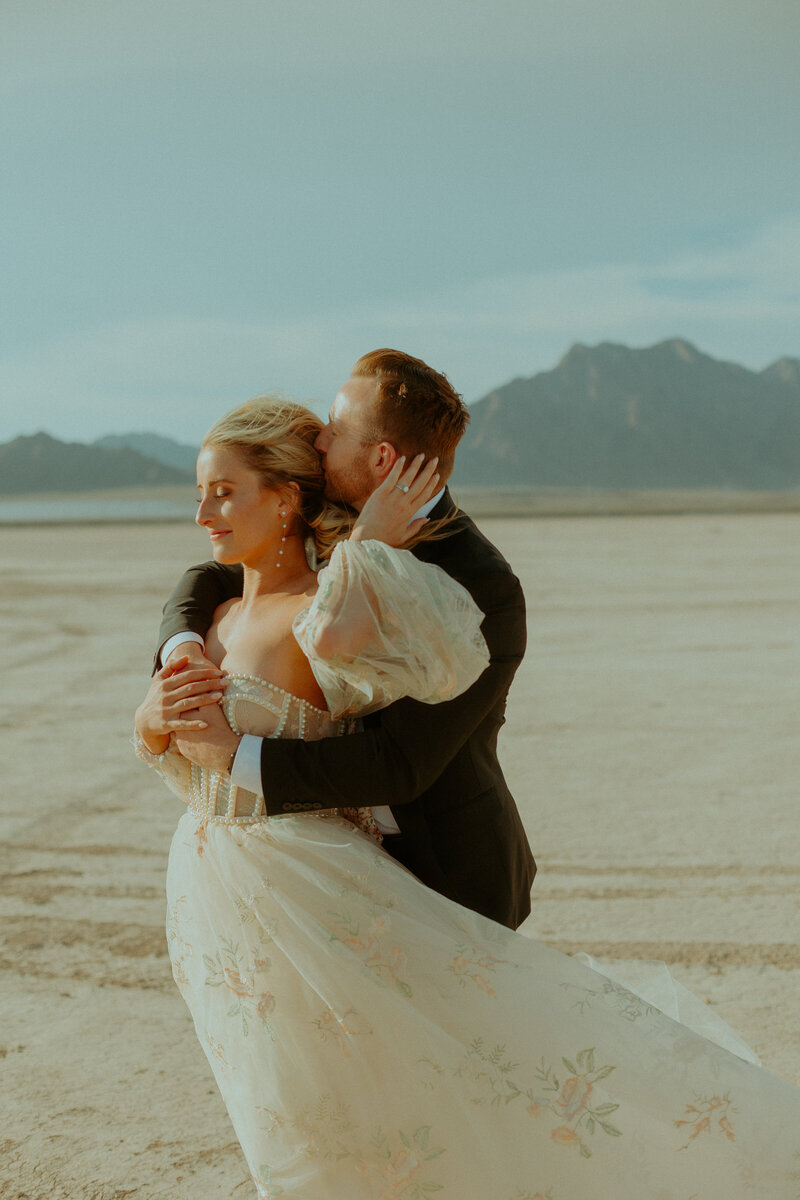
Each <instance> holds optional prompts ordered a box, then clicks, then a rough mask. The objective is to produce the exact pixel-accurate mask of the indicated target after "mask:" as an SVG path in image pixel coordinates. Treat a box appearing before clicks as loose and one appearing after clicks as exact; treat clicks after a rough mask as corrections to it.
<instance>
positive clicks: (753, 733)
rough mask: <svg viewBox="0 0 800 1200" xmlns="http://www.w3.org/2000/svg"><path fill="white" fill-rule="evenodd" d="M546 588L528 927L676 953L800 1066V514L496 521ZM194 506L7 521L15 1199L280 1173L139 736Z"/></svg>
mask: <svg viewBox="0 0 800 1200" xmlns="http://www.w3.org/2000/svg"><path fill="white" fill-rule="evenodd" d="M483 525H484V528H485V529H486V531H487V532H488V534H489V536H491V537H492V538H493V539H494V540H495V541H496V542H497V543H498V545H499V546H500V547H501V548H502V549H503V550H504V552H505V553H506V555H507V556H508V558H509V559H510V560H511V561H512V562H513V563H514V565H515V567H516V569H517V571H518V573H519V574H520V576H521V578H522V580H523V584H524V586H525V590H526V594H527V597H528V602H529V628H530V643H529V650H528V655H527V658H526V661H525V663H524V665H523V667H522V669H521V670H520V673H519V675H518V677H517V680H516V682H515V685H514V688H513V690H512V694H511V701H510V706H509V713H508V723H507V725H506V727H505V729H504V731H503V743H502V752H503V759H504V762H505V764H506V767H507V773H508V776H509V778H510V780H511V782H512V784H513V787H514V789H515V792H516V795H517V797H518V800H519V804H520V808H521V810H522V812H523V815H524V818H525V821H526V824H527V827H528V829H529V831H530V835H531V840H532V842H533V844H534V848H535V851H536V855H537V859H538V861H539V876H538V878H537V883H536V887H535V911H534V915H533V917H532V918H531V921H530V922H529V923H528V924H527V925H526V932H528V933H530V934H531V935H534V934H535V935H536V936H537V937H539V938H541V939H542V940H544V941H547V942H549V943H550V944H552V945H555V946H557V947H559V948H561V949H564V950H567V951H573V950H578V949H585V950H588V951H590V952H592V953H595V954H599V955H604V956H607V957H614V958H617V959H623V960H625V959H633V958H662V959H665V960H666V961H667V962H669V963H670V965H671V966H672V968H673V970H674V973H675V974H676V975H677V976H678V978H679V979H680V980H681V981H683V982H684V983H687V984H688V985H689V986H690V987H691V988H692V989H693V990H694V991H695V992H696V993H697V994H699V995H700V996H701V997H702V998H703V999H705V1000H707V1001H708V1002H709V1003H710V1004H713V1005H714V1006H715V1007H716V1008H717V1010H718V1011H719V1012H720V1013H721V1014H722V1015H723V1016H725V1017H726V1019H727V1020H729V1021H730V1023H731V1024H732V1025H734V1026H735V1027H736V1028H737V1029H738V1030H739V1031H740V1033H741V1034H742V1035H743V1036H744V1037H745V1038H746V1039H747V1040H748V1041H749V1042H750V1044H751V1045H752V1046H753V1047H754V1048H755V1049H756V1050H757V1052H758V1053H759V1054H760V1055H761V1057H762V1059H763V1061H764V1063H765V1065H767V1066H768V1067H769V1068H770V1069H772V1070H774V1071H775V1072H777V1073H778V1074H780V1075H783V1076H784V1077H786V1078H788V1079H792V1080H794V1081H796V1082H800V1045H798V1038H797V1013H798V1007H799V1002H800V947H798V902H797V896H798V882H800V845H799V844H798V838H797V832H798V824H799V822H798V817H797V800H798V786H797V780H798V778H800V739H798V704H797V699H798V677H799V676H800V625H799V624H798V606H797V602H798V595H800V556H799V555H798V553H797V547H798V534H800V516H796V515H794V514H783V515H741V516H732V515H721V516H684V517H672V516H664V517H646V518H645V517H641V518H636V517H625V518H604V517H598V518H569V519H562V520H543V519H531V520H503V519H490V520H486V521H484V522H483ZM205 556H206V548H205V543H204V541H203V538H202V535H200V534H198V533H197V532H196V531H195V530H193V529H192V528H188V527H182V526H178V525H174V526H173V525H166V526H152V525H151V526H144V527H131V526H127V527H122V526H100V527H92V526H83V527H79V526H76V527H63V528H57V527H50V528H37V529H29V530H25V529H5V530H0V561H1V562H2V593H1V594H0V621H2V634H3V652H4V663H3V707H2V711H1V712H0V725H1V726H2V739H3V755H2V763H3V771H4V776H5V779H4V787H3V793H2V795H3V802H2V811H1V812H0V840H2V844H3V850H2V858H3V863H2V882H1V883H0V891H1V892H2V896H0V904H1V905H2V910H1V911H2V923H1V924H0V966H2V976H1V979H2V984H1V988H2V990H1V991H0V1059H2V1072H3V1075H2V1080H3V1085H2V1090H1V1091H0V1097H1V1098H0V1108H2V1114H1V1115H2V1121H1V1122H0V1195H2V1196H3V1197H4V1200H40V1198H42V1200H44V1198H45V1197H47V1198H48V1200H112V1198H113V1200H116V1198H122V1197H129V1196H133V1197H136V1200H157V1198H158V1200H161V1198H165V1200H166V1198H168V1200H184V1198H185V1200H190V1198H191V1200H216V1198H218V1197H219V1198H224V1200H230V1198H231V1197H233V1198H237V1197H242V1198H243V1200H244V1198H247V1200H250V1198H251V1197H252V1196H253V1189H252V1185H251V1184H250V1182H249V1178H248V1175H247V1171H246V1168H245V1166H244V1161H243V1159H242V1156H241V1153H240V1151H239V1149H238V1145H237V1143H236V1140H235V1137H234V1134H233V1130H232V1128H231V1126H230V1124H229V1122H228V1119H227V1116H226V1113H225V1110H224V1108H223V1105H222V1102H221V1100H220V1098H219V1095H218V1094H217V1091H216V1088H215V1085H214V1082H213V1079H212V1077H211V1074H210V1071H209V1068H208V1066H207V1064H206V1061H205V1058H204V1056H203V1054H202V1051H201V1050H200V1048H199V1045H198V1044H197V1042H196V1040H195V1037H194V1032H193V1028H192V1024H191V1020H190V1018H189V1016H188V1014H187V1012H186V1010H185V1008H184V1006H183V1002H182V1000H181V998H180V996H179V995H178V993H177V991H176V989H175V987H174V985H173V983H172V980H171V977H170V971H169V964H168V959H167V957H166V947H165V939H164V934H163V910H164V900H163V880H164V871H165V865H166V856H167V849H168V845H169V840H170V836H171V833H172V829H173V827H174V824H175V822H176V820H177V817H178V815H179V812H180V808H179V805H178V802H177V801H176V800H175V798H174V797H172V796H171V795H170V794H169V793H168V792H167V791H166V790H162V787H161V785H160V783H159V781H158V779H157V778H156V776H155V775H154V774H153V773H151V772H149V771H147V769H146V768H145V767H143V766H142V765H141V764H139V763H138V762H137V761H136V760H135V759H134V757H133V755H132V753H131V751H130V748H129V745H128V738H129V736H130V725H131V714H132V711H133V709H134V707H135V706H136V704H137V702H138V700H139V698H140V695H141V694H142V693H143V691H144V688H145V686H146V683H147V677H148V673H149V663H150V655H151V652H152V643H153V637H154V634H155V631H156V628H157V625H158V618H159V610H160V603H161V599H162V598H163V596H164V595H165V594H166V592H167V591H168V590H169V587H170V585H171V582H172V581H173V579H174V578H175V577H176V576H177V574H178V573H179V571H180V570H181V569H182V567H183V566H184V565H187V564H189V563H190V562H192V561H196V560H197V559H199V558H203V557H205Z"/></svg>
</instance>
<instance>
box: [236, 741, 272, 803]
mask: <svg viewBox="0 0 800 1200" xmlns="http://www.w3.org/2000/svg"><path fill="white" fill-rule="evenodd" d="M231 783H233V784H235V785H236V787H240V788H244V789H245V791H247V792H253V793H254V794H255V795H256V796H263V795H264V787H263V784H262V782H261V738H260V737H256V736H255V734H252V733H245V734H242V740H241V741H240V742H239V749H238V750H237V751H236V757H235V758H234V760H233V766H232V767H231Z"/></svg>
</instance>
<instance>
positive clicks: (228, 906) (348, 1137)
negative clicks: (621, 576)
mask: <svg viewBox="0 0 800 1200" xmlns="http://www.w3.org/2000/svg"><path fill="white" fill-rule="evenodd" d="M337 553H338V552H337ZM408 560H410V561H408ZM331 568H332V569H331V570H330V574H329V575H328V577H327V579H323V580H322V587H321V598H320V599H319V601H318V602H317V601H315V603H314V604H313V605H312V606H311V609H310V610H309V611H308V613H307V614H306V617H305V619H304V620H301V621H300V622H298V625H299V626H300V632H299V638H300V640H301V645H303V644H305V645H307V646H308V650H307V652H308V653H309V657H310V658H311V660H312V663H313V664H314V666H315V670H316V671H318V672H319V674H318V676H317V677H318V678H319V679H320V681H321V682H322V681H323V680H325V682H324V683H323V687H324V689H325V693H326V697H328V698H329V702H330V705H331V709H332V710H334V709H335V711H337V712H343V711H348V712H353V711H354V710H355V711H359V710H360V708H359V706H364V707H372V706H374V705H378V704H381V703H385V702H387V701H388V699H391V698H393V697H394V696H395V695H396V694H398V689H399V694H405V693H407V692H408V691H410V690H412V688H413V690H414V692H415V694H417V695H419V696H420V697H421V698H430V699H437V698H444V697H445V696H447V695H449V694H450V689H451V688H452V687H455V688H458V687H466V686H469V683H470V682H471V681H472V679H473V678H475V677H476V676H477V674H478V673H480V671H481V670H482V669H483V665H484V655H485V648H484V649H483V650H482V649H481V645H480V642H479V640H478V639H479V635H477V636H476V634H477V628H478V619H479V615H480V614H479V613H478V611H477V610H474V611H471V610H470V607H469V605H467V604H463V605H462V599H461V598H460V597H458V598H456V599H455V600H454V598H453V594H452V588H451V587H448V585H447V584H444V583H443V580H442V579H439V578H438V575H439V574H441V573H437V575H436V577H435V578H433V579H431V578H430V577H429V576H430V573H431V572H432V571H436V569H435V568H430V567H425V566H423V565H422V564H419V563H417V562H416V560H415V559H413V556H411V555H408V554H406V553H405V552H398V551H392V552H389V551H387V550H386V548H385V547H376V545H375V544H369V543H367V544H365V545H363V546H361V547H360V548H357V549H356V548H351V547H350V545H349V544H348V546H347V547H346V548H345V549H344V550H343V551H342V553H341V554H339V555H338V559H337V560H336V561H335V562H334V563H332V564H331ZM384 572H386V574H384ZM447 578H448V577H447V576H444V577H443V579H447ZM370 580H371V581H372V582H370ZM448 582H449V583H450V584H451V585H452V581H448ZM452 587H456V588H457V587H458V585H452ZM337 589H339V590H338V591H337ZM341 589H344V592H343V593H342V592H341ZM460 591H461V589H459V592H460ZM384 592H385V593H386V594H384ZM398 596H401V597H403V599H401V600H398ZM337 597H338V599H337ZM412 597H413V598H414V601H415V603H416V602H419V603H420V604H421V605H422V608H423V609H424V610H425V611H424V612H423V611H420V609H419V608H414V609H412V607H411V605H412ZM420 597H424V598H425V599H424V602H423V601H421V600H420ZM351 599H352V600H353V604H352V606H351V607H350V608H348V605H349V604H350V600H351ZM340 602H341V603H343V605H344V607H343V609H342V611H347V612H348V614H349V619H350V620H352V621H353V622H354V623H355V628H356V630H357V631H358V630H360V635H359V636H361V637H362V640H363V642H364V650H365V653H366V656H367V667H366V668H365V669H364V668H362V658H361V652H360V651H359V660H358V663H357V664H356V663H355V662H346V661H342V662H341V663H339V664H338V665H336V666H334V665H332V664H331V663H330V662H328V663H327V664H325V663H324V660H323V658H322V656H321V655H320V653H319V649H318V646H317V645H316V642H317V640H318V639H317V634H316V633H315V626H316V629H317V631H319V630H322V634H324V635H326V636H327V634H329V633H330V629H328V630H327V631H326V629H325V624H324V622H325V618H326V612H327V613H330V612H331V609H330V607H328V608H327V609H326V605H328V606H329V605H331V604H332V603H335V604H336V605H337V611H339V609H338V605H339V603H340ZM454 604H455V606H456V608H457V609H459V614H458V615H457V616H456V617H454V616H453V613H452V606H453V605H454ZM470 604H471V601H470ZM472 608H473V609H474V606H472ZM365 614H366V616H365ZM317 622H319V624H317ZM370 622H372V623H373V625H375V626H378V627H380V628H379V629H378V628H376V629H372V630H370ZM454 622H455V624H454ZM456 627H458V628H460V629H462V631H463V639H465V640H466V642H467V643H468V644H469V657H470V659H471V662H472V667H471V669H470V671H469V672H467V673H465V672H464V668H463V663H464V661H465V658H463V657H462V653H461V649H459V650H453V651H452V653H451V655H450V657H449V658H448V657H447V656H446V655H445V657H444V661H445V664H446V665H445V666H444V667H440V666H438V665H437V664H436V663H435V662H434V661H433V660H434V659H435V658H436V657H437V656H438V655H439V653H440V651H442V652H444V650H445V646H446V643H447V642H448V639H451V638H452V637H453V636H454V633H453V630H454V628H456ZM382 630H385V631H386V632H382ZM340 633H341V630H340V631H339V634H340ZM423 633H424V634H425V637H427V641H426V640H425V637H423ZM334 634H336V631H335V630H334ZM339 634H336V636H339ZM350 634H352V627H351V629H350ZM304 639H305V640H304ZM321 640H322V642H323V643H324V637H322V639H321ZM381 647H383V649H381ZM382 653H383V654H386V655H387V657H386V658H385V659H382V658H381V654H382ZM412 677H413V678H412ZM365 678H366V682H365V681H364V680H365ZM222 703H223V708H224V710H225V712H226V715H227V717H228V719H229V721H230V722H231V723H232V724H233V725H234V726H235V727H236V728H237V729H238V730H239V731H240V732H249V733H255V734H259V735H261V736H270V737H281V736H295V737H302V738H305V739H306V740H310V739H313V738H317V737H322V736H331V735H335V734H337V733H339V734H341V733H346V732H347V730H348V728H349V726H350V724H351V723H349V722H346V721H338V722H337V721H336V720H334V719H333V718H332V717H331V715H330V714H328V713H324V712H322V711H321V710H313V712H310V711H309V706H308V705H307V704H306V703H305V702H304V701H301V700H298V699H296V698H295V697H292V696H290V695H289V694H288V693H286V692H281V690H280V689H278V688H276V687H275V686H274V685H273V684H270V683H269V682H267V681H265V680H259V679H257V678H254V677H251V676H238V677H237V676H233V677H232V678H231V680H230V683H229V686H228V689H227V693H226V696H225V698H224V700H223V702H222ZM304 706H305V707H304ZM361 710H363V709H361ZM138 753H140V755H141V756H142V757H143V758H145V760H146V761H148V762H149V763H150V765H151V766H154V767H155V768H156V770H158V771H160V772H161V773H162V774H163V775H164V777H165V780H166V781H167V782H168V783H169V785H170V786H171V787H172V788H173V790H174V791H176V792H177V793H178V794H181V795H183V798H184V799H185V801H186V803H187V806H188V811H187V812H186V813H185V814H184V815H183V816H182V817H181V819H180V821H179V823H178V828H177V830H176V833H175V836H174V838H173V841H172V846H171V849H170V859H169V868H168V872H167V904H168V919H167V939H168V945H169V953H170V958H171V961H172V968H173V974H174V978H175V981H176V983H177V985H178V987H179V988H180V990H181V993H182V995H183V997H184V999H185V1000H186V1003H187V1005H188V1007H189V1009H190V1011H191V1014H192V1017H193V1020H194V1024H195V1028H196V1031H197V1036H198V1038H199V1040H200V1043H201V1045H202V1046H203V1049H204V1050H205V1052H206V1055H207V1056H208V1060H209V1063H210V1064H211V1067H212V1070H213V1071H214V1074H215V1077H216V1080H217V1083H218V1085H219V1088H220V1092H221V1094H222V1096H223V1098H224V1101H225V1104H226V1106H227V1109H228V1112H229V1114H230V1117H231V1120H232V1122H233V1125H234V1128H235V1130H236V1134H237V1137H238V1138H239V1141H240V1143H241V1145H242V1149H243V1151H244V1154H245V1157H246V1159H247V1162H248V1165H249V1168H250V1171H251V1173H252V1176H253V1180H254V1184H255V1188H256V1192H257V1195H258V1197H259V1198H260V1200H427V1198H428V1197H435V1198H438V1197H442V1200H445V1198H448V1200H606V1198H611V1197H613V1198H614V1200H643V1198H646V1200H737V1198H739V1197H741V1198H742V1200H745V1198H750V1197H757V1198H761V1200H796V1198H797V1196H798V1190H799V1189H800V1091H798V1090H797V1089H796V1088H793V1087H791V1086H790V1085H789V1084H787V1083H785V1082H783V1081H782V1080H780V1079H778V1078H777V1077H775V1076H773V1075H771V1074H769V1073H767V1072H766V1071H763V1070H762V1069H760V1068H759V1067H758V1066H756V1065H754V1063H753V1062H752V1061H745V1059H744V1058H743V1057H740V1055H742V1054H743V1055H745V1056H749V1052H748V1051H747V1049H746V1047H744V1046H743V1045H742V1043H741V1042H739V1041H738V1039H736V1035H735V1034H733V1032H732V1031H730V1030H727V1028H726V1027H724V1026H722V1025H721V1023H719V1022H714V1023H713V1027H712V1023H710V1022H709V1020H708V1017H707V1010H705V1007H704V1006H703V1005H701V1004H699V1002H698V1001H696V1000H695V999H694V997H691V996H690V994H688V993H685V994H682V993H681V991H680V990H676V989H673V988H672V985H671V983H670V980H671V977H670V976H669V975H668V973H665V972H664V971H663V969H662V968H657V969H656V972H655V974H656V976H657V978H655V979H653V978H651V979H650V980H649V981H648V980H646V979H640V980H639V986H638V992H639V993H640V994H637V991H636V990H631V989H630V988H628V987H626V986H624V985H623V984H622V983H621V982H620V981H619V980H618V979H615V978H613V976H609V974H608V972H607V969H606V968H605V967H603V966H602V965H601V964H596V963H595V964H594V966H595V967H601V969H600V970H596V969H593V967H592V965H591V964H590V963H589V962H582V961H578V960H577V959H575V958H570V957H567V956H565V955H562V954H559V953H557V952H556V951H554V950H551V949H549V948H548V947H546V946H543V945H541V944H538V943H536V942H534V941H532V940H530V939H529V938H527V937H524V936H522V935H520V934H515V933H512V932H511V931H509V930H508V929H506V928H505V927H503V926H501V925H496V924H495V923H494V922H491V921H489V920H487V919H485V918H483V917H481V916H479V915H477V914H475V913H473V912H470V911H469V910H467V909H464V908H462V907H461V906H459V905H457V904H455V903H453V902H452V901H450V900H447V899H445V898H444V897H442V896H439V895H437V894H436V893H434V892H432V891H430V889H428V888H426V887H425V886H423V885H422V884H421V883H420V882H419V881H418V880H417V879H415V878H414V877H413V876H412V875H411V874H410V873H409V872H407V871H406V870H405V869H404V868H403V867H401V866H400V865H399V864H398V863H397V862H396V861H395V860H394V859H392V858H391V857H389V856H388V855H387V854H386V853H385V852H384V851H383V850H382V849H381V848H380V847H379V846H378V845H377V844H376V842H375V841H374V840H373V839H371V838H370V837H369V836H368V835H367V834H366V833H365V832H363V831H362V830H360V829H358V828H356V827H355V826H354V825H353V824H352V823H350V822H349V821H347V820H346V819H344V817H342V816H340V815H338V814H337V813H336V812H335V811H334V812H331V813H328V814H313V815H312V814H309V815H305V814H304V815H291V816H284V817H279V818H271V819H269V820H267V819H265V818H263V816H260V815H259V811H260V810H259V803H258V798H257V797H254V796H253V795H252V793H241V794H240V792H239V790H238V789H236V788H235V787H232V786H231V785H230V781H229V780H227V781H226V780H225V778H224V777H221V776H218V775H217V776H215V775H214V773H213V772H203V771H200V770H199V769H197V768H191V769H188V768H187V767H186V766H185V765H182V764H181V762H179V761H177V760H176V758H175V755H174V753H173V752H170V753H168V754H166V755H163V756H153V755H148V754H147V753H146V751H145V750H144V748H143V747H142V746H141V744H139V746H138ZM354 801H355V802H356V803H358V804H362V805H363V804H365V803H369V797H367V796H358V797H354ZM651 975H652V972H651ZM659 1005H661V1006H663V1007H665V1008H667V1009H668V1010H669V1011H670V1012H671V1013H672V1015H671V1016H670V1015H666V1014H665V1013H664V1012H662V1011H660V1008H659ZM674 1018H679V1019H674ZM698 1031H699V1032H698ZM703 1034H705V1035H708V1036H702V1035H703ZM709 1038H713V1039H717V1041H721V1042H723V1043H726V1044H727V1045H728V1046H730V1047H732V1048H733V1049H734V1050H736V1051H737V1053H731V1052H730V1050H726V1049H724V1048H721V1046H720V1045H718V1044H716V1043H715V1041H713V1040H709Z"/></svg>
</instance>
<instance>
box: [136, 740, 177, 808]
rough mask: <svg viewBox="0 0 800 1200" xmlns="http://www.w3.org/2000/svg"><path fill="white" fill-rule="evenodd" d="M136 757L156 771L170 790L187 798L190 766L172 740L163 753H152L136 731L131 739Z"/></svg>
mask: <svg viewBox="0 0 800 1200" xmlns="http://www.w3.org/2000/svg"><path fill="white" fill-rule="evenodd" d="M131 741H132V744H133V750H134V753H135V754H136V756H137V758H140V759H141V760H142V762H145V763H147V765H148V767H152V768H153V770H154V771H157V772H158V774H159V775H160V776H161V778H162V779H163V780H164V783H165V784H166V785H167V787H168V788H169V790H170V791H171V792H174V793H175V795H176V796H180V798H181V800H188V799H189V792H190V787H191V780H192V766H191V763H190V762H189V761H188V759H185V758H184V757H183V755H182V754H181V752H180V751H179V750H178V748H177V746H175V745H174V744H173V743H172V742H170V744H169V746H167V748H166V750H165V751H164V753H163V754H153V753H151V751H150V750H148V749H147V746H145V744H144V742H143V741H142V739H141V737H140V736H139V734H138V733H136V732H134V735H133V738H132V739H131Z"/></svg>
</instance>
